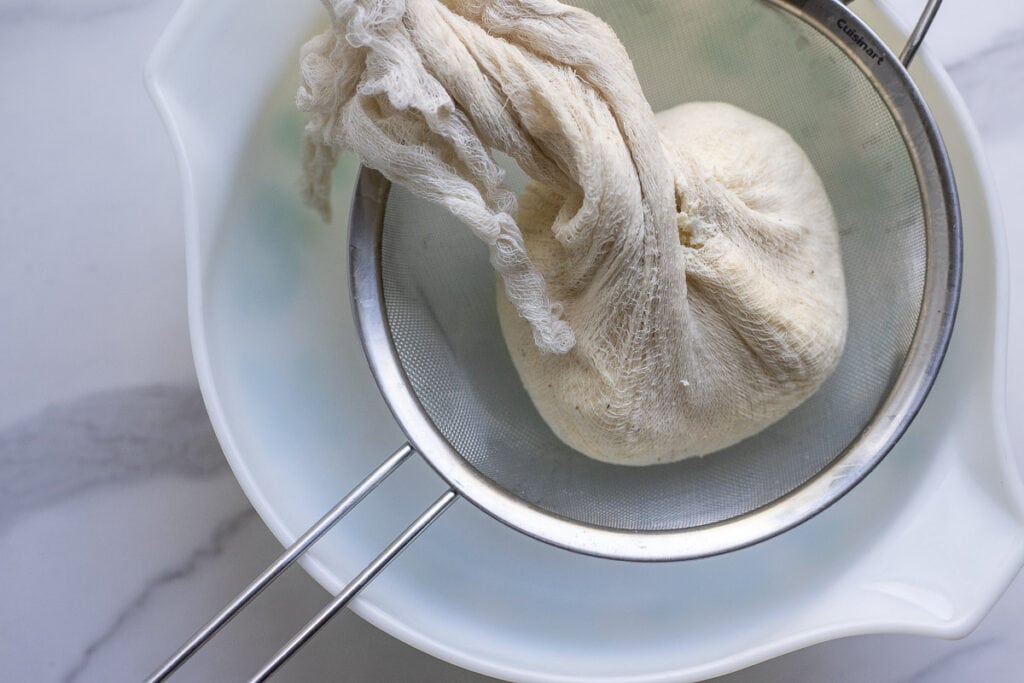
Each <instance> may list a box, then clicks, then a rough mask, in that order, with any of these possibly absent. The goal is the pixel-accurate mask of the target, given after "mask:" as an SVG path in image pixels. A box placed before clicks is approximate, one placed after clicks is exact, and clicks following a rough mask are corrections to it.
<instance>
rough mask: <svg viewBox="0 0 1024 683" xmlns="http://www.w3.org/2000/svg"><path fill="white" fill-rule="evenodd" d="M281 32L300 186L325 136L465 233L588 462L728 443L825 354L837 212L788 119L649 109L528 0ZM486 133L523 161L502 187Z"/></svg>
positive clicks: (406, 7)
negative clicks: (526, 179)
mask: <svg viewBox="0 0 1024 683" xmlns="http://www.w3.org/2000/svg"><path fill="white" fill-rule="evenodd" d="M330 8H331V25H330V27H329V28H328V30H327V31H325V32H324V33H323V34H321V35H319V36H317V37H315V38H314V39H313V40H311V41H310V42H309V43H308V44H307V45H306V46H305V47H304V49H303V55H302V75H303V86H302V88H301V89H300V91H299V94H298V104H299V107H300V108H301V109H302V110H304V111H307V112H309V113H310V121H309V124H308V126H307V129H306V137H305V140H306V172H307V179H308V187H307V192H308V197H309V199H310V201H311V203H312V204H313V205H314V206H316V207H317V208H319V209H320V210H321V211H322V212H323V213H324V214H325V215H327V213H328V211H329V204H328V194H329V190H330V182H329V176H330V171H331V169H332V167H333V165H334V161H335V158H336V154H337V150H338V149H349V150H354V151H355V152H356V153H357V154H358V155H359V157H360V158H361V160H362V161H363V162H364V163H365V164H366V165H368V166H370V167H372V168H375V169H378V170H380V171H381V172H382V173H383V174H384V175H385V176H386V177H388V178H389V179H390V180H391V181H393V182H396V183H399V184H401V185H403V186H405V187H407V188H408V189H409V190H410V191H411V192H413V193H414V194H416V195H417V196H420V197H422V198H424V199H427V200H429V201H432V202H435V203H437V204H439V205H441V206H443V207H445V208H446V209H447V210H449V211H450V212H451V213H452V214H454V215H455V216H457V217H458V218H459V219H460V220H461V221H462V222H464V223H465V224H467V225H468V226H469V227H470V228H471V229H472V231H473V232H474V233H476V234H477V235H478V236H479V237H480V238H481V239H482V240H483V241H484V242H485V243H486V244H487V246H488V248H489V253H490V261H491V264H492V265H493V266H494V268H495V270H496V271H497V273H498V275H499V277H500V279H501V282H502V284H503V286H502V287H500V288H499V294H498V311H499V318H500V321H501V326H502V330H503V332H504V335H505V338H506V341H507V343H508V347H509V351H510V354H511V356H512V359H513V362H514V363H515V366H516V368H517V370H518V371H519V374H520V376H521V378H522V380H523V384H524V385H525V387H526V389H527V391H528V393H529V395H530V397H531V398H532V400H533V402H534V404H535V405H536V407H537V409H538V411H539V412H540V414H541V415H542V416H543V418H544V420H545V421H546V422H547V423H548V424H549V425H550V427H551V428H552V430H553V431H554V432H555V433H556V434H557V435H558V436H559V437H560V438H561V439H563V440H564V441H565V442H566V443H568V444H569V445H570V446H572V447H573V448H575V449H577V450H579V451H581V452H583V453H584V454H586V455H589V456H591V457H593V458H596V459H599V460H602V461H605V462H612V463H617V464H628V465H646V464H652V463H664V462H673V461H676V460H680V459H682V458H686V457H689V456H694V455H703V454H707V453H710V452H713V451H716V450H719V449H722V448H725V447H727V446H729V445H732V444H734V443H736V442H738V441H740V440H742V439H744V438H746V437H748V436H751V435H752V434H754V433H756V432H758V431H760V430H761V429H763V428H765V427H767V426H768V425H770V424H772V423H773V422H775V421H777V420H778V419H780V418H781V417H783V416H784V415H786V414H787V413H788V412H789V411H791V410H792V409H793V408H795V407H796V406H797V405H799V404H800V403H801V402H802V401H803V400H805V399H806V398H807V397H808V396H809V395H811V394H812V393H813V392H814V391H815V390H816V389H817V388H818V387H819V386H820V385H821V383H822V382H823V381H824V380H825V379H826V378H827V377H828V375H829V373H830V372H831V371H832V369H833V368H834V367H835V366H836V364H837V362H838V360H839V357H840V355H841V353H842V349H843V344H844V340H845V335H846V324H847V323H846V294H845V288H844V284H843V274H842V266H841V260H840V254H839V246H838V234H837V228H836V222H835V219H834V217H833V215H832V210H831V207H830V204H829V201H828V197H827V195H826V193H825V190H824V188H823V185H822V183H821V181H820V179H819V178H818V176H817V174H816V173H815V171H814V169H813V167H812V166H811V163H810V162H809V160H808V159H807V157H806V156H805V155H804V153H803V152H802V150H801V149H800V148H799V146H798V145H797V144H796V143H795V142H794V141H793V140H792V138H790V136H789V135H788V134H786V133H785V132H784V131H782V130H781V129H779V128H778V127H776V126H774V125H773V124H771V123H769V122H767V121H765V120H763V119H760V118H758V117H756V116H754V115H752V114H748V113H746V112H744V111H742V110H740V109H737V108H736V107H733V106H731V105H727V104H722V103H690V104H684V105H681V106H679V107H676V108H673V109H670V110H668V111H665V112H662V113H661V114H658V115H657V116H655V114H654V113H653V111H652V109H651V107H650V105H649V104H648V103H647V100H646V99H645V97H644V94H643V91H642V90H641V87H640V85H639V83H638V80H637V77H636V75H635V73H634V71H633V66H632V64H631V62H630V59H629V57H628V55H627V54H626V52H625V50H624V48H623V47H622V46H621V44H620V43H619V41H618V40H617V38H616V37H615V35H614V33H613V32H612V30H611V29H610V28H608V26H607V25H605V24H604V23H603V22H602V21H600V20H599V19H597V18H595V17H593V16H592V15H590V14H588V13H586V12H584V11H582V10H579V9H576V8H572V7H568V6H565V5H562V4H560V3H557V2H552V1H550V0H520V1H518V2H512V1H507V0H490V1H481V0H476V1H469V0H444V1H439V0H404V1H399V0H335V1H334V2H333V3H330ZM492 150H498V151H500V152H503V153H505V154H507V155H509V156H510V157H511V158H512V159H514V160H515V162H516V163H517V164H518V165H519V166H520V168H522V169H523V171H525V172H526V174H527V175H528V176H530V178H532V182H531V184H530V185H529V186H528V187H527V189H526V191H525V192H524V193H523V196H522V197H521V198H520V201H519V202H518V208H517V202H516V198H515V197H514V196H513V195H512V194H511V193H509V192H508V191H507V190H506V189H505V188H504V186H503V182H502V181H503V171H502V170H501V168H500V167H499V166H498V164H497V163H496V162H495V161H494V159H493V158H492V156H491V151H492Z"/></svg>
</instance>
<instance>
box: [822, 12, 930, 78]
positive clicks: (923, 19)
mask: <svg viewBox="0 0 1024 683" xmlns="http://www.w3.org/2000/svg"><path fill="white" fill-rule="evenodd" d="M852 2H853V0H842V3H843V4H844V5H849V4H851V3H852ZM941 5H942V0H928V4H927V5H925V7H924V9H923V10H922V11H921V16H920V17H918V19H917V25H915V26H914V30H913V31H911V33H910V37H909V38H907V44H906V45H904V46H903V51H902V52H901V53H900V63H901V64H903V67H904V68H906V69H909V68H910V63H911V62H912V61H914V57H915V56H917V50H918V49H919V48H920V47H921V43H922V42H923V41H924V37H925V35H927V34H928V29H930V28H931V26H932V21H934V20H935V15H936V14H938V13H939V7H940V6H941Z"/></svg>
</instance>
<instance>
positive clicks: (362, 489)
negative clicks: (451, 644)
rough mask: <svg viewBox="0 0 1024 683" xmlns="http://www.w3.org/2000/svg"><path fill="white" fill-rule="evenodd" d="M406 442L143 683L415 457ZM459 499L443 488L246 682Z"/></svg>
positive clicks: (201, 641) (260, 676)
mask: <svg viewBox="0 0 1024 683" xmlns="http://www.w3.org/2000/svg"><path fill="white" fill-rule="evenodd" d="M414 452H415V451H414V449H413V447H412V446H410V445H409V444H405V445H404V446H402V447H401V448H399V449H398V450H397V451H395V452H394V453H393V454H391V456H390V457H389V458H388V459H387V460H385V461H384V462H383V463H382V464H381V465H380V466H379V467H377V469H375V470H374V471H373V472H371V473H370V474H369V475H367V477H366V478H365V479H363V481H361V482H360V483H359V484H358V485H357V486H356V487H355V488H354V489H352V490H351V491H350V492H349V493H348V495H346V496H345V497H344V498H342V499H341V500H340V501H338V503H337V504H336V505H335V506H334V507H332V508H331V509H330V510H329V511H328V512H327V514H325V515H324V516H323V517H321V518H320V520H319V521H318V522H317V523H316V524H314V525H313V526H311V527H310V528H309V529H307V530H306V532H305V533H304V534H302V536H300V537H299V538H298V540H296V541H295V542H294V543H293V544H292V545H291V546H289V547H288V549H287V550H285V551H284V553H282V554H281V556H280V557H278V558H277V560H275V561H274V562H273V563H272V564H271V565H270V566H269V567H267V568H266V569H265V570H264V571H263V573H262V574H260V575H259V576H258V577H256V579H255V580H254V581H253V582H252V583H250V584H249V585H248V586H247V587H246V588H245V590H243V591H242V592H241V593H239V594H238V595H237V596H236V597H235V599H234V600H232V601H231V602H229V603H228V604H227V605H226V606H225V607H224V608H223V609H222V610H221V611H220V612H218V613H217V615H216V616H215V617H214V618H213V619H211V620H210V621H209V623H207V624H206V625H205V626H203V627H202V628H200V629H199V630H198V631H196V633H195V634H194V635H193V636H192V637H191V638H189V639H188V640H187V641H186V642H185V643H184V644H183V645H182V646H181V647H180V648H178V651H177V652H175V653H174V654H173V655H171V657H170V658H169V659H168V660H167V661H166V662H164V663H163V664H162V665H161V666H160V668H158V669H157V670H156V671H154V672H153V673H152V674H150V675H149V677H148V678H147V679H146V683H158V682H159V681H164V680H166V679H167V678H168V677H169V676H170V675H171V674H173V673H174V672H175V671H176V670H177V669H178V668H179V667H180V666H181V665H182V664H184V663H185V662H186V661H188V659H189V658H190V657H192V655H194V654H195V653H196V652H197V651H198V650H199V649H200V648H201V647H203V646H204V645H205V644H206V643H207V641H209V640H210V638H212V637H213V636H214V634H216V633H217V632H218V631H219V630H220V629H221V628H223V627H224V626H225V625H226V624H227V623H228V622H229V621H231V620H232V619H233V618H234V617H235V616H236V615H237V614H238V613H239V612H241V611H242V609H243V608H244V607H245V606H246V605H248V604H249V603H250V602H251V601H252V600H253V598H255V597H256V596H257V595H259V594H260V593H262V592H263V590H264V589H265V588H266V587H267V586H269V585H270V584H271V583H272V582H273V581H274V579H276V578H277V577H278V576H280V575H281V574H282V573H283V572H284V570H286V569H287V568H288V567H290V566H291V565H292V563H294V562H295V560H297V559H298V558H299V557H300V556H301V555H302V554H304V553H305V552H306V551H307V550H309V548H310V547H312V546H313V544H315V543H316V542H317V541H319V540H320V539H321V538H322V537H323V535H324V534H326V533H327V532H328V531H330V530H331V528H333V527H334V525H335V524H337V523H338V522H339V521H340V520H341V518H342V517H344V516H345V515H346V514H348V513H349V511H351V510H352V508H354V507H355V506H356V505H358V504H359V503H360V502H361V501H362V500H363V498H365V497H366V496H367V495H368V494H369V493H370V492H371V491H373V490H374V489H375V488H377V486H378V485H379V484H380V483H381V482H382V481H384V479H386V478H387V476H388V475H389V474H391V473H392V472H394V471H395V470H396V469H398V466H399V465H401V464H402V463H403V462H405V461H406V459H407V458H408V457H409V456H410V455H412V454H413V453H414ZM458 497H459V494H458V493H456V492H455V491H453V490H452V489H448V490H447V491H445V493H444V494H442V495H441V497H440V498H438V499H437V500H436V501H434V503H433V504H432V505H431V506H430V507H428V508H427V509H426V510H425V511H424V512H423V514H421V515H420V516H419V517H417V518H416V520H415V521H414V522H413V523H412V524H410V525H409V526H408V527H407V528H406V529H405V531H403V532H402V533H401V534H399V535H398V537H397V538H396V539H395V540H394V541H392V542H391V544H390V545H388V547H387V548H385V549H384V550H383V551H382V552H381V553H380V555H378V556H377V557H376V558H375V559H374V560H373V561H372V562H370V564H368V565H367V566H366V568H365V569H363V570H362V571H361V572H359V574H358V575H357V576H356V577H355V578H354V579H352V580H351V581H349V583H348V584H347V585H346V586H345V587H344V588H342V589H341V591H340V592H339V593H338V594H337V595H336V596H335V597H334V599H333V600H331V602H330V603H328V604H327V605H326V606H325V607H324V608H323V609H321V610H320V612H318V613H317V615H316V616H315V617H313V619H311V620H310V621H309V623H307V624H306V625H305V626H303V627H302V628H301V629H300V630H299V631H298V632H297V633H296V634H295V635H294V636H292V638H291V639H290V640H289V641H288V642H287V643H286V644H285V645H284V647H282V648H281V649H280V650H278V652H277V653H276V654H275V655H274V656H273V657H272V658H271V660H270V661H269V662H267V664H265V665H264V666H263V668H261V669H260V670H259V672H258V673H257V674H256V675H255V676H254V677H253V678H252V679H251V681H264V680H266V679H267V678H269V677H270V676H271V675H272V674H273V673H274V672H275V671H277V669H278V668H280V666H281V665H282V664H284V663H285V661H287V660H288V658H289V657H291V656H292V655H293V654H295V652H296V651H297V650H298V649H299V648H300V647H302V646H303V645H304V644H305V643H306V641H308V640H309V639H310V638H312V637H313V635H315V634H316V632H317V631H319V630H320V629H321V628H322V627H323V626H324V625H325V624H326V623H327V622H328V621H330V619H331V618H332V617H333V616H334V615H335V614H337V613H338V612H339V611H341V609H342V608H344V607H345V605H347V604H348V602H349V601H350V600H351V599H352V598H354V597H355V596H356V595H358V594H359V591H361V590H362V589H363V588H364V587H365V586H366V585H367V584H369V583H370V581H372V580H373V579H374V577H376V576H377V574H379V573H380V572H381V570H383V569H384V568H385V567H386V566H387V565H388V564H389V563H390V562H391V560H393V559H395V557H397V556H398V554H399V553H400V552H402V550H404V549H405V547H406V546H408V545H409V544H410V543H411V542H412V541H413V540H415V539H416V537H417V536H419V535H420V534H421V533H422V532H423V531H424V530H425V529H426V528H427V527H428V526H430V523H431V522H433V521H434V520H435V519H437V518H438V517H439V516H440V515H441V513H442V512H444V511H445V510H447V509H448V507H449V506H451V504H452V503H454V502H455V500H456V499H457V498H458Z"/></svg>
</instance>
